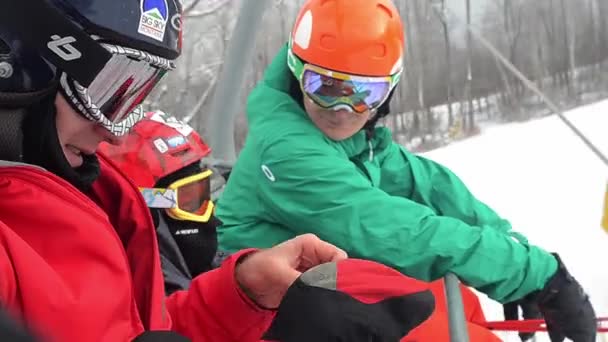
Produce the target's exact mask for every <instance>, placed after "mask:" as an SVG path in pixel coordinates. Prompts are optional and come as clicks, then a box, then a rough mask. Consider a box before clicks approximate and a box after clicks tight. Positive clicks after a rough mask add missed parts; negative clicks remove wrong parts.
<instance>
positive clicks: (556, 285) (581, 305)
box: [530, 254, 597, 342]
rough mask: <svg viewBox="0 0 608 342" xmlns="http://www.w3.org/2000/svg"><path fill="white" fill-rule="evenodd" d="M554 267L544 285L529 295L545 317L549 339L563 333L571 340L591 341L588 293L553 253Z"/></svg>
mask: <svg viewBox="0 0 608 342" xmlns="http://www.w3.org/2000/svg"><path fill="white" fill-rule="evenodd" d="M554 256H555V258H556V259H557V262H558V265H559V266H558V269H557V271H556V272H555V274H554V275H553V276H552V277H551V278H550V279H549V281H548V282H547V284H546V285H545V287H544V288H543V289H542V290H541V291H540V292H538V293H536V294H533V295H530V296H531V297H532V298H533V299H534V300H535V301H536V302H537V303H538V307H539V308H540V312H541V313H542V314H543V316H544V317H545V322H546V323H547V332H548V333H549V337H550V338H551V341H552V342H561V341H564V339H565V338H566V337H567V338H569V339H570V340H572V341H573V342H595V338H596V335H597V318H596V315H595V311H594V310H593V306H591V303H590V302H589V296H587V294H586V293H585V291H584V290H583V288H582V287H581V285H580V284H579V283H578V282H577V281H576V279H574V277H573V276H572V275H570V273H569V272H568V270H567V269H566V266H565V265H564V264H563V263H562V261H561V259H560V258H559V256H558V255H557V254H554Z"/></svg>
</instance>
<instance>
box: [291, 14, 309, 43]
mask: <svg viewBox="0 0 608 342" xmlns="http://www.w3.org/2000/svg"><path fill="white" fill-rule="evenodd" d="M311 38H312V12H311V11H306V13H304V16H303V17H302V19H300V22H299V23H298V25H297V27H296V30H295V33H294V37H293V42H294V43H295V44H296V45H298V46H299V47H300V48H302V49H304V50H306V49H308V46H309V45H310V39H311Z"/></svg>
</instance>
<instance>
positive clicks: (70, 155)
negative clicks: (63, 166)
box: [64, 149, 83, 168]
mask: <svg viewBox="0 0 608 342" xmlns="http://www.w3.org/2000/svg"><path fill="white" fill-rule="evenodd" d="M64 153H65V159H67V161H68V164H70V166H71V167H72V168H77V167H80V166H82V163H83V160H82V155H81V154H76V153H74V152H72V151H70V150H69V149H68V150H64Z"/></svg>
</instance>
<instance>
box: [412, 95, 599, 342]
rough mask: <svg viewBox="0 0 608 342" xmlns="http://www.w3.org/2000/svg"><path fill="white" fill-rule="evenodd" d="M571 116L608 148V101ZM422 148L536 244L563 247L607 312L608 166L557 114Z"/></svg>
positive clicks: (492, 311)
mask: <svg viewBox="0 0 608 342" xmlns="http://www.w3.org/2000/svg"><path fill="white" fill-rule="evenodd" d="M566 116H567V117H568V118H569V119H570V121H571V122H572V123H574V124H575V125H576V126H577V127H578V128H579V129H580V130H581V131H582V132H583V133H584V134H585V135H587V136H588V137H589V138H590V139H591V140H592V141H593V142H594V143H595V144H596V145H597V146H598V147H599V148H600V149H601V150H602V152H603V153H605V154H608V101H602V102H598V103H595V104H591V105H587V106H584V107H579V108H576V109H574V110H571V111H569V112H567V113H566ZM424 155H425V156H426V157H430V158H432V159H434V160H436V161H438V162H440V163H442V164H444V165H447V166H448V167H450V168H451V169H452V170H454V171H455V172H456V173H457V174H458V175H459V176H460V177H461V178H462V179H463V180H464V181H465V183H466V184H468V185H469V187H470V188H471V190H472V191H473V193H474V194H476V195H477V197H478V198H479V199H481V200H482V201H484V202H486V203H488V204H489V205H490V206H492V207H493V208H494V209H496V210H497V211H498V212H499V214H501V215H502V216H503V217H505V218H507V219H508V220H510V221H511V223H512V224H513V227H514V229H515V230H517V231H520V232H522V233H524V234H525V235H526V236H527V237H528V239H529V240H530V242H531V243H533V244H537V245H540V246H543V247H544V248H546V249H548V250H551V251H556V252H559V253H560V255H561V256H562V258H563V260H564V261H565V263H566V265H567V266H568V267H569V269H570V271H571V272H572V273H573V275H574V276H575V277H576V278H577V279H579V281H580V282H581V283H582V284H583V286H584V287H585V289H586V290H587V291H588V292H589V294H590V296H591V300H592V302H593V303H594V305H595V308H596V310H597V313H598V316H608V234H607V233H606V232H604V231H603V230H602V229H601V228H600V219H601V211H602V203H603V194H604V189H605V187H606V182H607V180H608V167H607V166H605V165H604V164H603V163H602V162H601V160H600V159H599V158H597V157H596V156H595V155H594V154H593V153H592V152H591V150H589V149H588V148H587V147H586V146H585V145H584V144H583V143H582V142H581V140H580V139H579V138H578V137H577V136H576V135H574V133H573V132H572V131H571V130H570V129H569V128H568V127H567V126H566V125H565V124H564V123H563V122H562V121H561V120H559V118H558V117H557V116H551V117H547V118H543V119H539V120H535V121H529V122H526V123H521V124H509V125H502V126H496V127H491V128H488V129H486V130H484V132H483V133H482V134H481V135H479V136H477V137H474V138H471V139H467V140H464V141H462V142H457V143H453V144H451V145H449V146H447V147H444V148H441V149H437V150H433V151H430V152H428V153H425V154H424ZM482 297H483V299H482V301H483V305H484V309H485V312H486V316H488V319H490V320H502V319H503V317H502V308H501V307H500V306H499V305H498V304H496V303H495V302H492V301H490V300H489V299H487V298H485V296H483V295H482ZM501 336H504V335H501ZM508 340H509V341H519V339H516V337H515V335H514V334H510V335H509V338H508ZM538 340H539V341H541V340H543V341H544V340H547V341H548V338H546V337H543V338H542V339H541V338H539V339H538Z"/></svg>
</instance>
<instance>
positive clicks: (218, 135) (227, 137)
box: [206, 0, 270, 165]
mask: <svg viewBox="0 0 608 342" xmlns="http://www.w3.org/2000/svg"><path fill="white" fill-rule="evenodd" d="M269 2H270V1H269V0H255V1H254V0H242V1H241V3H242V5H241V9H240V10H239V17H238V19H237V22H236V26H235V27H234V30H233V32H232V36H231V38H230V40H229V41H228V48H227V50H226V55H225V56H224V58H225V59H224V63H223V66H222V70H221V72H220V75H219V77H218V79H217V83H216V84H217V87H216V89H215V92H214V94H213V98H212V99H211V103H210V109H209V113H210V114H211V117H210V118H209V129H208V130H206V131H207V132H208V136H207V138H208V139H209V142H210V145H211V147H212V148H213V160H214V161H217V162H218V163H219V164H222V165H231V164H232V163H234V161H235V160H236V149H235V146H234V124H235V117H236V115H237V111H238V110H239V103H240V101H239V99H240V97H241V93H242V90H243V83H244V80H245V76H246V75H247V68H250V67H251V61H252V60H253V53H254V48H255V40H256V36H257V33H258V30H257V27H258V26H259V24H260V22H261V20H262V17H263V16H264V10H265V9H266V7H267V5H268V3H269Z"/></svg>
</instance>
